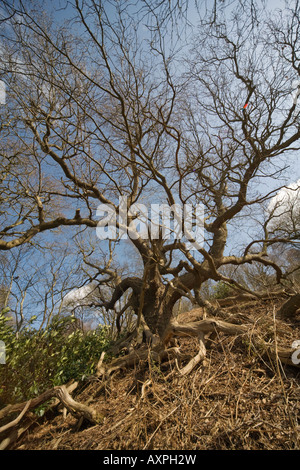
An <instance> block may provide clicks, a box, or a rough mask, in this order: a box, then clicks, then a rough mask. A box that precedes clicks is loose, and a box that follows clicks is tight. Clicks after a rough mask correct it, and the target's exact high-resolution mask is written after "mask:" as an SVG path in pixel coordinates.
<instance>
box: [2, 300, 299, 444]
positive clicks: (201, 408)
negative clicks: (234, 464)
mask: <svg viewBox="0 0 300 470" xmlns="http://www.w3.org/2000/svg"><path fill="white" fill-rule="evenodd" d="M282 302H283V301H282V300H276V301H274V300H266V301H261V302H251V303H249V302H248V303H244V304H239V305H238V306H233V307H227V309H226V312H227V313H228V314H231V315H232V316H234V315H235V318H236V321H238V318H240V322H242V323H243V324H247V325H248V326H249V328H250V329H251V328H252V329H253V331H254V330H255V332H256V334H259V335H261V337H262V338H263V339H264V340H265V341H266V342H268V343H270V344H272V345H274V347H275V348H280V347H281V346H282V347H291V345H292V343H293V342H294V341H295V340H298V339H300V323H299V321H297V320H298V319H297V318H296V319H294V320H293V322H291V321H290V322H288V321H285V322H283V321H280V320H277V319H276V321H275V320H274V312H275V311H278V308H279V307H280V305H281V304H282ZM237 311H238V313H239V315H238V316H237V315H236V312H237ZM201 314H202V311H201V309H196V310H193V311H192V312H190V313H186V314H183V315H181V317H180V321H182V322H189V321H195V320H196V319H197V318H199V317H201ZM247 338H248V337H247ZM178 341H180V344H181V346H182V350H183V351H184V350H185V349H186V350H187V351H189V352H190V351H191V350H194V353H195V354H196V353H197V342H196V340H195V339H193V338H182V339H179V340H178ZM299 381H300V373H299V368H297V367H293V366H290V365H284V364H282V363H281V362H280V361H276V360H274V358H273V359H272V358H270V357H267V355H266V354H265V353H264V352H262V351H260V350H259V349H258V348H256V347H254V346H253V344H252V343H251V341H249V340H248V339H245V338H244V337H243V336H226V335H225V334H223V333H218V337H217V339H216V340H214V341H212V342H211V345H210V346H209V347H208V349H207V354H206V358H205V360H204V361H203V362H202V363H201V364H200V365H199V366H197V367H196V368H195V369H194V370H193V371H192V372H191V373H190V374H189V375H187V376H181V375H180V373H179V371H178V364H176V361H174V360H170V361H166V362H164V363H162V364H158V363H156V362H154V361H152V360H150V361H149V362H147V363H146V361H144V362H142V363H139V364H138V365H137V366H136V367H134V368H131V369H127V370H120V371H117V372H115V373H114V374H112V375H111V376H110V378H109V379H108V380H106V381H105V382H103V381H102V380H100V379H97V378H94V380H92V379H90V381H89V382H87V383H84V384H81V385H80V386H79V387H77V389H76V391H75V392H74V393H73V394H72V396H73V398H76V400H78V401H79V402H81V403H85V404H89V405H91V406H92V407H93V408H94V409H96V410H97V412H98V413H100V414H101V415H102V419H101V422H99V424H96V425H91V424H90V423H88V422H87V421H85V420H82V419H80V420H78V419H77V418H76V417H74V416H72V415H71V414H70V413H67V414H66V413H65V411H64V410H63V409H62V407H61V405H59V406H55V407H54V406H52V408H51V409H49V411H47V412H46V413H45V415H44V416H43V417H42V418H38V417H37V416H36V415H34V413H33V412H30V414H29V415H28V418H27V422H26V421H25V422H24V424H23V425H22V426H23V433H22V434H21V433H20V437H19V439H18V440H17V441H15V442H14V443H13V442H12V443H11V445H9V446H8V449H20V450H21V449H22V450H25V449H26V450H27V449H46V450H60V449H64V450H71V449H77V450H81V449H82V450H83V449H88V450H96V449H97V450H101V449H102V450H103V449H105V450H111V449H119V450H120V449H121V450H129V449H131V450H143V449H150V450H158V449H165V450H175V449H176V450H182V449H184V450H196V449H251V450H252V449H253V450H254V449H299V448H300V433H299V431H300V422H299V420H300V401H299V399H300V388H299ZM26 423H27V424H26ZM26 426H27V430H25V431H24V429H26ZM18 429H19V428H18ZM14 432H15V433H16V432H17V431H14ZM19 432H20V431H19Z"/></svg>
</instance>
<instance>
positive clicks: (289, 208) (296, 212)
mask: <svg viewBox="0 0 300 470" xmlns="http://www.w3.org/2000/svg"><path fill="white" fill-rule="evenodd" d="M267 212H268V215H269V217H270V221H269V223H268V228H269V230H280V231H296V230H297V231H298V230H300V179H299V180H298V181H296V182H295V183H291V184H290V185H288V186H287V187H285V188H282V189H281V190H280V191H278V193H277V194H276V195H275V196H274V197H273V198H272V199H271V201H270V203H269V206H268V208H267Z"/></svg>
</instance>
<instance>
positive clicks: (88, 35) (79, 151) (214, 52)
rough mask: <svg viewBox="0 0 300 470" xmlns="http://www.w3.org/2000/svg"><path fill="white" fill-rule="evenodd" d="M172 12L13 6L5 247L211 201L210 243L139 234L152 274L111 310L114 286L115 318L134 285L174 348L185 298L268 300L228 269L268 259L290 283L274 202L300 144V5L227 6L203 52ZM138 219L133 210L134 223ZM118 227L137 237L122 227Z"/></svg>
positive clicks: (126, 280) (123, 288)
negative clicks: (174, 32) (271, 215)
mask: <svg viewBox="0 0 300 470" xmlns="http://www.w3.org/2000/svg"><path fill="white" fill-rule="evenodd" d="M156 5H157V7H158V10H157V9H153V8H152V7H153V4H151V2H150V3H148V2H143V6H144V7H145V8H147V15H146V16H145V10H143V9H137V8H136V7H134V5H133V6H131V7H128V5H127V8H125V7H126V2H122V1H121V2H117V3H113V4H112V3H110V2H95V1H93V0H89V1H77V0H75V1H74V2H71V3H68V8H67V9H66V10H65V18H64V20H63V22H61V21H59V20H57V19H56V20H55V19H54V18H52V19H51V15H50V16H49V15H48V14H46V13H43V14H41V11H40V8H39V7H36V6H35V5H34V4H31V3H29V4H26V5H24V4H23V3H22V2H20V3H18V4H17V5H14V7H11V6H10V5H9V3H5V6H6V10H7V17H8V19H7V21H6V22H4V33H3V34H2V37H1V40H2V46H3V53H2V58H1V71H0V73H1V78H5V80H6V82H7V86H8V100H7V102H8V105H7V107H5V108H2V109H1V112H2V117H1V119H2V122H3V124H2V127H1V133H2V140H1V142H2V144H1V145H2V151H1V159H2V162H3V163H2V164H3V166H5V168H6V170H5V171H6V173H5V178H3V181H2V186H3V194H4V195H5V197H4V198H3V214H2V215H3V225H2V231H1V240H0V248H1V249H2V250H9V249H11V248H14V247H17V246H19V245H22V244H24V243H25V242H30V241H32V240H33V239H35V240H38V241H39V240H40V239H41V234H43V233H47V232H48V231H49V230H57V229H58V228H59V227H65V228H68V230H66V231H65V232H63V233H64V234H65V236H66V237H67V236H68V234H70V233H71V230H70V227H76V226H81V227H90V228H92V229H93V230H94V234H95V236H96V233H95V232H96V230H95V229H96V227H97V224H98V223H99V217H98V216H97V207H98V206H99V204H109V205H110V206H112V207H113V208H114V210H115V211H116V213H117V215H118V216H120V214H121V213H122V211H124V210H125V211H126V210H128V209H129V208H130V207H132V206H133V204H137V203H147V204H149V203H166V204H168V205H169V206H173V205H174V204H175V203H178V204H180V205H181V206H182V205H184V204H187V203H188V204H190V205H192V206H193V207H196V205H197V204H202V205H203V206H204V214H205V221H204V228H205V242H204V243H203V245H202V246H199V247H198V250H196V251H191V250H190V249H189V245H188V243H187V242H188V240H186V239H181V240H172V241H170V240H168V239H166V238H163V237H162V236H161V237H160V238H151V237H149V238H147V239H145V238H143V236H142V234H141V233H140V232H138V234H137V237H136V238H134V239H132V240H131V241H132V244H133V245H134V247H135V249H136V250H137V252H138V253H139V256H140V263H141V267H142V270H143V274H142V276H137V275H136V273H135V272H132V273H129V275H127V276H126V277H123V278H121V279H118V278H117V277H114V280H118V282H117V283H116V285H115V289H114V292H113V294H112V296H111V299H110V300H106V299H103V297H104V295H103V294H102V291H101V288H100V291H99V292H100V293H99V297H100V300H101V302H100V303H99V305H98V306H102V307H104V308H105V309H106V310H108V311H109V310H112V309H114V308H115V306H116V303H117V302H118V301H119V300H120V299H121V298H122V296H123V295H125V294H126V293H127V292H128V291H129V289H131V302H132V304H133V305H134V308H133V309H134V311H135V313H137V316H138V318H139V319H140V318H143V319H144V320H145V322H146V324H147V325H148V327H149V328H150V330H151V332H152V333H153V334H158V335H159V336H160V338H163V337H164V334H165V331H166V329H167V327H168V325H169V322H170V319H171V317H172V314H173V307H174V305H175V304H176V302H177V301H178V300H179V299H180V298H181V297H183V296H188V297H192V298H197V299H198V302H200V304H201V303H202V302H203V300H202V299H201V298H200V296H199V292H200V288H201V286H202V285H203V284H204V283H205V282H206V281H208V280H210V279H212V280H214V281H222V282H225V283H228V284H229V285H231V286H233V287H234V288H236V289H241V290H242V291H244V292H248V293H253V292H252V291H251V289H249V288H248V287H245V285H244V284H243V283H239V282H238V281H236V280H235V279H234V278H233V277H230V276H226V275H224V274H223V271H222V268H223V267H224V266H225V267H226V266H234V267H237V268H239V267H243V266H244V265H248V264H252V263H259V264H261V265H263V266H264V267H266V268H268V269H272V270H273V272H274V274H275V277H276V283H277V284H280V283H281V281H282V279H283V278H284V272H283V270H282V268H281V267H280V266H279V265H278V264H277V263H276V262H275V261H274V260H273V259H272V258H271V257H270V256H269V255H268V251H269V247H270V246H271V245H272V244H274V243H275V240H276V238H275V234H273V233H271V232H269V230H268V226H267V224H264V221H263V219H262V216H261V212H262V210H261V208H262V204H263V202H264V201H267V200H268V199H270V198H271V197H272V196H273V195H274V194H275V193H276V192H278V190H279V189H280V187H281V186H282V185H283V184H284V180H283V178H284V176H285V175H284V171H285V170H287V169H288V158H292V156H291V155H292V154H293V153H295V152H296V151H297V150H299V137H300V131H299V111H298V109H299V107H298V106H297V103H295V102H294V100H292V99H291V92H292V90H291V82H292V81H293V80H294V79H295V78H298V66H299V60H298V56H297V50H298V49H297V48H298V41H299V39H298V36H297V27H298V26H297V25H298V23H297V22H296V19H297V18H298V17H299V5H298V2H294V3H293V5H292V6H290V7H289V8H285V10H284V14H282V13H280V12H278V14H277V13H274V12H273V14H272V17H270V15H269V13H268V10H266V12H263V10H262V9H259V5H258V4H256V5H255V9H253V8H254V3H253V2H247V3H246V4H245V5H243V6H241V4H240V3H239V2H238V5H239V8H238V9H234V8H229V9H221V10H219V11H217V12H216V14H214V16H213V17H210V18H209V21H208V17H207V16H206V17H204V19H203V21H201V15H200V20H199V21H200V22H199V28H198V29H197V30H195V31H194V34H193V35H190V36H189V38H191V39H190V42H189V43H188V44H187V45H185V44H178V43H176V41H174V38H173V37H172V36H171V35H168V34H166V30H165V29H164V24H163V23H161V21H162V18H161V16H160V15H159V14H158V13H157V12H159V11H160V12H161V11H162V10H160V9H159V8H162V7H163V4H162V3H157V4H156ZM215 5H216V3H215ZM179 6H180V3H178V2H177V3H176V5H175V7H176V8H175V10H172V9H171V10H170V14H171V16H170V18H173V19H174V17H176V14H178V12H180V11H182V10H181V9H180V8H179V9H178V7H179ZM233 7H234V5H233ZM176 12H177V13H176ZM200 13H201V11H200ZM149 15H150V16H149ZM174 15H175V16H174ZM275 16H276V21H275V19H274V17H275ZM145 18H146V19H147V21H146V23H145V22H144V23H143V21H142V20H143V19H144V21H145ZM150 18H151V21H150ZM177 18H179V17H178V16H177ZM249 18H250V20H249ZM153 24H154V25H155V27H154V29H152V26H153ZM71 31H72V33H71ZM189 49H192V50H191V51H190V50H189ZM188 51H189V53H188ZM287 76H288V77H290V79H286V78H285V77H287ZM270 182H272V184H273V187H272V188H269V187H267V188H266V185H267V184H268V183H270ZM274 183H275V184H274ZM119 196H123V197H124V196H126V197H127V207H120V205H119ZM136 217H137V214H135V213H134V212H133V211H132V212H131V213H129V216H128V221H127V227H126V228H130V227H132V224H133V223H134V220H136ZM259 218H260V221H261V227H262V228H261V229H260V227H259V225H258V223H257V219H259ZM241 222H242V224H241ZM237 227H238V228H239V242H240V244H239V246H238V249H235V247H234V246H233V245H234V236H233V233H234V231H236V230H237ZM117 228H118V229H121V230H123V229H124V227H123V226H122V225H121V224H120V220H119V219H118V221H117ZM241 228H244V231H243V233H241ZM121 238H122V237H121ZM289 241H290V240H289ZM99 243H100V242H99ZM122 243H123V240H121V241H120V252H121V250H122V247H124V245H121V244H122ZM125 246H127V245H125ZM125 255H126V253H125ZM94 264H95V263H94ZM100 270H101V269H100ZM104 271H105V269H104ZM104 271H103V273H104ZM114 276H115V275H114ZM101 283H102V281H100V285H101ZM104 285H105V283H104ZM256 295H258V296H259V295H260V293H259V292H256ZM125 305H126V303H125ZM121 310H122V308H121ZM125 312H126V309H125V310H124V312H122V313H125Z"/></svg>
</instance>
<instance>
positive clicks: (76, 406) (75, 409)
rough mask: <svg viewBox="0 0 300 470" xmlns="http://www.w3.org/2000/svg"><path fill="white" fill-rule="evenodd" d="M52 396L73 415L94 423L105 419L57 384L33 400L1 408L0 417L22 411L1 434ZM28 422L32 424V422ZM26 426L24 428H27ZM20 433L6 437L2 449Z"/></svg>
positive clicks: (63, 386)
mask: <svg viewBox="0 0 300 470" xmlns="http://www.w3.org/2000/svg"><path fill="white" fill-rule="evenodd" d="M52 398H57V399H58V400H59V402H60V403H62V405H63V406H64V407H65V408H66V409H67V410H68V411H69V412H70V413H71V414H72V415H73V416H75V417H77V418H79V419H80V418H81V419H86V420H88V421H89V422H90V423H92V424H97V423H99V422H100V421H101V420H102V419H103V417H102V415H99V413H97V412H96V411H95V410H94V409H93V408H92V407H90V406H87V405H85V404H82V403H79V402H77V401H75V400H74V399H73V398H72V397H71V395H70V394H69V392H68V390H67V387H66V386H65V385H62V386H57V387H54V388H52V389H50V390H47V391H46V392H44V393H42V394H41V395H39V396H38V397H36V398H33V399H32V400H29V401H28V402H25V403H24V402H23V403H17V404H15V405H8V406H6V407H5V408H3V409H2V410H0V419H3V418H6V417H8V416H10V415H11V414H13V413H19V412H20V411H21V414H20V415H19V416H18V417H17V418H16V419H14V420H13V421H11V422H9V423H7V424H5V425H4V426H2V427H1V428H0V434H4V433H6V432H7V431H8V430H10V429H11V428H14V427H16V426H17V425H19V423H20V422H21V420H22V419H23V417H24V416H25V415H26V413H27V412H28V411H29V410H32V409H34V408H37V407H38V406H39V405H41V404H43V403H45V402H47V401H48V400H50V399H52ZM28 424H29V425H31V424H32V422H31V423H28ZM25 428H26V426H25ZM25 428H24V429H23V430H26V429H27V428H26V429H25ZM19 434H20V432H17V433H15V432H13V433H12V435H11V436H8V437H6V438H5V439H4V440H3V441H2V442H1V443H0V449H1V450H3V449H5V448H7V446H8V445H10V444H11V443H12V442H13V441H14V440H15V439H14V436H16V438H18V437H19Z"/></svg>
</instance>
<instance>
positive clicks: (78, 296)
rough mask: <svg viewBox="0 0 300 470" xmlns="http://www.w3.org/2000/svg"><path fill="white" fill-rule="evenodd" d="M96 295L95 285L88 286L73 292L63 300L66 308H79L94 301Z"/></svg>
mask: <svg viewBox="0 0 300 470" xmlns="http://www.w3.org/2000/svg"><path fill="white" fill-rule="evenodd" d="M94 293H95V285H94V284H88V285H87V286H83V287H80V288H79V289H73V290H71V291H70V292H69V293H68V294H67V295H65V297H64V299H63V306H64V307H73V308H74V307H79V306H80V305H85V304H86V303H87V302H88V301H90V300H92V298H93V295H94Z"/></svg>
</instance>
